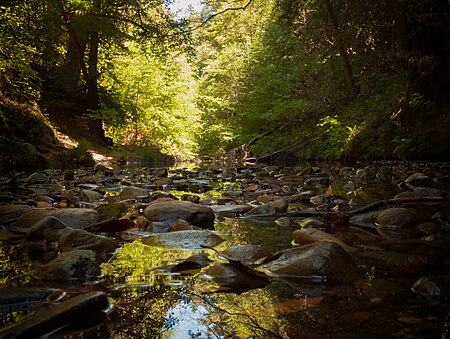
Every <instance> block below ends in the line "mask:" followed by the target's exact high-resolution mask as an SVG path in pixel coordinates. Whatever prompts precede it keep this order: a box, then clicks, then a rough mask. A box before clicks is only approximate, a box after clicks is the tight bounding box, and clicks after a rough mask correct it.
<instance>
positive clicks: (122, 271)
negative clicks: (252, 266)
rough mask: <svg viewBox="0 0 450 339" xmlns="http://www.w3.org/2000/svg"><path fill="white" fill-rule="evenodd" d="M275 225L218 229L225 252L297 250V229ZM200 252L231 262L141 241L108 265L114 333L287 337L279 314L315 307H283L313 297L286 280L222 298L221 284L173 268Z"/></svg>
mask: <svg viewBox="0 0 450 339" xmlns="http://www.w3.org/2000/svg"><path fill="white" fill-rule="evenodd" d="M274 225H275V224H273V223H269V224H259V223H256V222H252V221H237V220H224V221H223V222H221V223H220V224H219V225H217V229H219V230H220V231H223V232H227V233H228V234H229V235H228V236H225V238H226V240H227V241H226V243H225V244H222V245H220V246H218V247H217V248H218V250H223V249H225V248H227V247H229V246H232V245H242V244H261V245H265V246H267V247H268V248H269V249H270V250H271V251H276V250H279V249H282V248H286V247H289V246H290V245H289V244H290V232H291V231H292V230H291V229H289V228H286V229H281V230H280V229H278V230H277V232H272V231H274V230H273V228H274V227H275V226H274ZM198 253H205V254H208V256H209V257H210V258H211V259H213V260H214V261H216V262H222V263H223V262H224V261H223V260H220V259H219V258H218V256H217V253H216V252H214V251H211V250H203V251H187V250H175V249H168V248H161V247H155V246H147V245H145V244H142V243H141V242H140V241H135V242H133V243H130V244H126V245H125V246H124V247H123V248H122V250H121V251H120V252H119V253H118V254H117V257H116V258H115V260H114V261H111V262H110V263H108V264H105V265H104V266H103V273H104V274H105V279H104V283H105V284H106V285H109V286H113V285H115V286H116V287H115V288H112V289H111V290H110V292H111V297H112V298H113V299H114V300H113V303H114V304H115V305H116V310H117V311H116V315H115V316H114V317H113V318H112V319H111V320H112V321H111V323H110V327H111V334H112V335H113V336H114V337H120V338H131V337H143V338H144V337H145V338H147V337H162V338H230V337H274V338H276V337H286V335H287V334H286V333H287V332H286V330H284V328H285V327H286V324H285V323H284V322H285V320H283V318H282V317H279V316H278V314H281V313H280V312H279V310H280V309H283V312H284V313H283V314H289V313H290V312H289V311H286V308H289V307H290V308H292V309H293V310H296V309H295V307H297V309H302V310H304V309H306V308H307V307H304V306H302V307H300V308H299V306H298V303H297V304H296V303H291V304H287V305H288V306H286V305H285V306H284V308H280V306H279V304H280V303H281V302H284V301H286V300H304V298H305V296H304V295H303V294H302V293H300V292H299V291H295V289H293V288H292V287H290V286H288V285H286V284H284V283H282V282H273V283H272V284H270V285H269V286H267V287H265V288H261V289H254V290H251V291H248V292H245V293H242V294H240V295H237V294H235V293H229V294H227V293H214V292H213V291H215V290H217V287H218V286H215V284H212V283H211V282H210V281H208V280H206V279H204V278H203V275H202V272H199V273H197V274H194V276H188V275H186V276H184V275H177V274H173V273H167V270H165V267H170V265H174V264H177V263H179V262H180V261H181V260H183V259H186V258H188V257H189V256H191V255H193V254H198ZM205 293H206V294H205ZM303 304H304V302H302V305H303ZM290 305H293V306H290ZM313 306H314V304H311V305H310V307H313ZM308 307H309V306H308ZM283 332H284V333H283Z"/></svg>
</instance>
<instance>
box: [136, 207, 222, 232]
mask: <svg viewBox="0 0 450 339" xmlns="http://www.w3.org/2000/svg"><path fill="white" fill-rule="evenodd" d="M144 215H145V217H146V218H147V219H149V220H150V221H162V222H166V223H168V224H170V223H172V222H174V221H175V220H176V219H182V220H186V221H187V222H189V223H191V224H192V225H194V226H198V227H200V228H207V229H214V219H215V215H214V212H213V210H212V209H211V208H210V207H208V206H203V205H197V204H193V203H191V202H188V201H178V200H169V201H167V200H164V201H161V200H156V201H155V202H153V203H152V204H150V205H149V206H148V207H147V208H146V209H145V210H144Z"/></svg>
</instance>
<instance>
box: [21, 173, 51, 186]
mask: <svg viewBox="0 0 450 339" xmlns="http://www.w3.org/2000/svg"><path fill="white" fill-rule="evenodd" d="M49 181H50V177H49V176H47V175H45V174H43V173H40V172H35V173H33V174H31V175H30V176H29V177H27V178H26V179H25V182H26V183H28V184H46V183H48V182H49Z"/></svg>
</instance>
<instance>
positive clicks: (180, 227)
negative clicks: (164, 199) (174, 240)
mask: <svg viewBox="0 0 450 339" xmlns="http://www.w3.org/2000/svg"><path fill="white" fill-rule="evenodd" d="M195 229H197V230H200V229H201V228H199V227H195V226H194V225H192V224H191V223H189V222H187V221H186V220H182V219H176V220H175V221H174V222H173V223H171V224H170V226H169V230H170V231H171V232H176V231H187V230H195Z"/></svg>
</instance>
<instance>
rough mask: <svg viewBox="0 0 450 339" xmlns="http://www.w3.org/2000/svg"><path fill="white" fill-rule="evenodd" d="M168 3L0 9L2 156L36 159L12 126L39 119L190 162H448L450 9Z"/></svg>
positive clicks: (100, 1) (333, 2)
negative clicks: (235, 153)
mask: <svg viewBox="0 0 450 339" xmlns="http://www.w3.org/2000/svg"><path fill="white" fill-rule="evenodd" d="M169 4H170V1H167V0H151V1H143V0H131V1H130V0H129V1H110V0H69V1H63V0H37V1H36V0H33V1H31V0H25V1H18V0H6V1H3V2H2V4H1V11H2V15H1V16H0V28H1V30H0V101H1V106H0V107H1V111H0V113H1V121H0V133H1V142H0V144H1V145H0V147H1V148H2V150H3V149H7V148H8V145H10V144H11V143H13V142H14V143H16V144H17V145H19V146H20V145H22V144H27V145H30V146H31V147H33V149H35V151H36V152H39V151H40V149H39V147H38V146H39V145H36V144H37V143H38V142H37V141H36V138H31V137H27V136H23V135H21V133H20V130H21V128H24V127H25V126H20V123H19V122H17V121H15V120H14V119H15V118H14V116H19V115H17V114H16V113H14V112H16V111H17V109H19V110H20V107H23V105H25V106H26V105H28V107H35V108H36V109H37V110H40V112H41V113H42V114H43V115H42V119H41V118H39V119H41V120H49V121H50V122H52V123H54V124H56V125H57V126H58V127H59V128H60V129H62V130H65V131H66V132H67V133H68V134H70V132H73V135H74V136H75V135H76V136H78V137H80V136H81V137H83V138H86V139H88V140H89V142H91V143H104V144H108V145H110V146H111V145H113V146H114V147H115V148H119V149H120V148H121V147H122V148H123V147H128V148H129V147H131V148H135V149H137V148H139V149H148V150H149V151H148V152H147V153H149V154H150V155H151V154H152V152H153V151H155V152H160V153H163V154H166V155H168V156H171V157H173V158H176V159H184V160H186V159H192V158H194V157H200V158H218V157H219V158H220V157H222V156H223V155H224V154H225V153H226V152H228V151H230V150H231V149H234V148H236V147H239V146H241V145H245V146H247V147H248V148H249V151H251V152H252V153H253V155H255V156H264V155H267V154H283V155H284V158H285V159H286V156H287V155H289V157H290V159H297V160H308V159H321V160H337V159H341V160H342V159H347V160H352V159H361V158H366V159H380V158H402V159H403V158H407V159H409V158H421V159H433V160H436V159H445V158H447V157H448V156H447V154H449V150H450V149H449V148H450V147H449V133H448V131H449V127H450V118H449V114H447V111H448V108H449V100H448V98H449V63H448V46H449V43H448V37H449V34H448V33H449V32H448V29H449V22H448V20H449V19H448V18H449V15H448V14H449V13H448V11H449V2H448V1H447V0H426V1H419V0H413V1H406V0H395V1H386V0H380V1H369V0H362V1H361V0H358V1H356V0H339V1H337V0H323V1H305V0H237V1H227V0H206V1H204V6H203V8H202V10H201V12H199V13H196V12H195V11H193V10H192V11H191V13H190V15H189V16H187V17H185V18H180V17H178V16H176V15H175V14H174V13H171V12H170V10H169ZM21 105H22V106H21ZM36 105H37V106H36ZM13 108H14V109H13ZM28 110H30V109H28ZM22 111H23V110H22ZM43 133H48V132H43ZM22 134H23V133H22ZM41 139H44V138H42V136H41ZM26 147H28V148H27V149H29V146H26ZM36 147H37V148H36ZM277 151H278V152H279V151H284V153H283V152H281V153H277ZM291 155H292V157H291ZM281 160H283V159H281Z"/></svg>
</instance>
